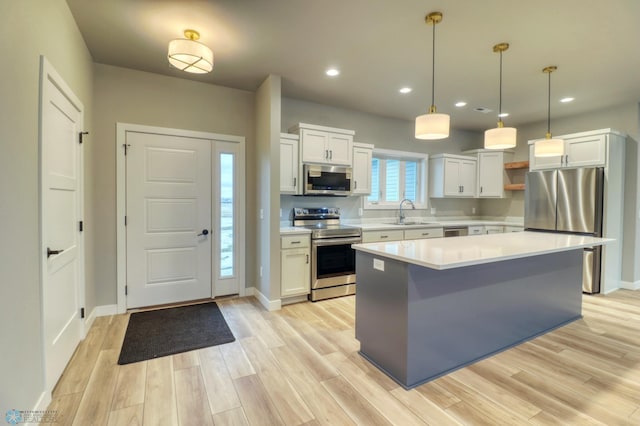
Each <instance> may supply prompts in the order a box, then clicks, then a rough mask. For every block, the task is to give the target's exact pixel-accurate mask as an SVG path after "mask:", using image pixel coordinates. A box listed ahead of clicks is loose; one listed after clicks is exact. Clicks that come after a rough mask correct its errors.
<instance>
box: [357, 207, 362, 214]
mask: <svg viewBox="0 0 640 426" xmlns="http://www.w3.org/2000/svg"><path fill="white" fill-rule="evenodd" d="M358 216H362V207H360V208H358Z"/></svg>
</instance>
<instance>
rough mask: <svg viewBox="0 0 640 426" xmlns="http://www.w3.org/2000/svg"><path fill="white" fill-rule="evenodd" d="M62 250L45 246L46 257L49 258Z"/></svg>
mask: <svg viewBox="0 0 640 426" xmlns="http://www.w3.org/2000/svg"><path fill="white" fill-rule="evenodd" d="M63 251H64V250H51V249H50V248H49V247H47V259H48V258H50V257H51V256H55V255H56V254H60V253H62V252H63Z"/></svg>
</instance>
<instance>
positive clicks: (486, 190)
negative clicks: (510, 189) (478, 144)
mask: <svg viewBox="0 0 640 426" xmlns="http://www.w3.org/2000/svg"><path fill="white" fill-rule="evenodd" d="M464 154H469V155H475V156H476V159H477V161H478V164H477V165H478V167H477V183H476V197H477V198H505V197H506V196H508V193H505V191H504V183H505V168H504V164H505V163H508V162H510V161H512V160H513V151H502V150H494V149H474V150H471V151H465V152H464Z"/></svg>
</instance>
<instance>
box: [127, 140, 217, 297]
mask: <svg viewBox="0 0 640 426" xmlns="http://www.w3.org/2000/svg"><path fill="white" fill-rule="evenodd" d="M126 144H127V155H126V180H127V185H126V191H127V193H126V203H127V204H126V209H127V214H126V219H127V224H126V230H127V237H126V238H127V241H126V242H127V308H134V307H140V306H151V305H159V304H165V303H173V302H180V301H186V300H195V299H202V298H208V297H211V236H212V235H211V230H212V216H211V141H210V140H206V139H198V138H189V137H181V136H173V135H164V134H154V133H142V132H127V133H126Z"/></svg>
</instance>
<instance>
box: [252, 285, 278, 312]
mask: <svg viewBox="0 0 640 426" xmlns="http://www.w3.org/2000/svg"><path fill="white" fill-rule="evenodd" d="M250 288H252V289H253V290H252V292H253V296H254V297H255V298H256V299H258V301H259V302H260V304H261V305H262V306H264V308H265V309H266V310H267V311H278V310H280V309H281V308H282V303H281V300H280V299H278V300H269V299H268V298H267V296H265V295H264V294H262V293H261V292H260V290H258V289H257V288H255V287H250ZM247 290H248V289H247Z"/></svg>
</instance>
